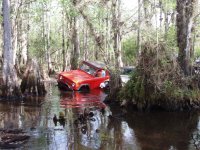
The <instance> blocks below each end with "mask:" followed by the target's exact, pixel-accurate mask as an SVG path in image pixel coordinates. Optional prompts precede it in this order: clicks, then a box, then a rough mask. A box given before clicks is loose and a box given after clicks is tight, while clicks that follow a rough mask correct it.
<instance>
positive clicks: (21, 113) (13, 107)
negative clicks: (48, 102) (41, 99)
mask: <svg viewBox="0 0 200 150" xmlns="http://www.w3.org/2000/svg"><path fill="white" fill-rule="evenodd" d="M0 112H1V113H2V114H3V116H2V119H1V124H0V128H26V127H29V126H30V125H35V126H36V124H37V123H38V118H39V116H40V108H39V107H33V106H32V107H28V106H26V104H22V105H21V104H12V103H6V104H0Z"/></svg>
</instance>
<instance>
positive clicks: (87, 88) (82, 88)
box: [79, 85, 90, 92]
mask: <svg viewBox="0 0 200 150" xmlns="http://www.w3.org/2000/svg"><path fill="white" fill-rule="evenodd" d="M89 90H90V88H89V86H88V85H83V86H82V87H81V88H80V89H79V91H84V92H88V91H89Z"/></svg>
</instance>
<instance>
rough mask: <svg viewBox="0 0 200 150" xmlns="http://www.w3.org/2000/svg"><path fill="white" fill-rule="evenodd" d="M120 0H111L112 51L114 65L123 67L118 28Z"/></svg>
mask: <svg viewBox="0 0 200 150" xmlns="http://www.w3.org/2000/svg"><path fill="white" fill-rule="evenodd" d="M120 5H121V0H113V1H112V9H113V10H112V11H113V14H112V16H113V19H112V27H113V34H114V37H113V38H114V45H113V49H114V53H115V67H116V68H119V67H123V62H122V52H121V36H122V35H121V30H120V20H121V12H120Z"/></svg>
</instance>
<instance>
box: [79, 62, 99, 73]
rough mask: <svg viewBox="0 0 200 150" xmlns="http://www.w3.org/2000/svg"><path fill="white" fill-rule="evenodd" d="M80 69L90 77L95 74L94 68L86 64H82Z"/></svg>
mask: <svg viewBox="0 0 200 150" xmlns="http://www.w3.org/2000/svg"><path fill="white" fill-rule="evenodd" d="M80 69H81V70H83V71H85V72H87V73H89V74H91V75H94V74H95V72H96V70H95V69H94V68H92V67H90V66H88V65H86V64H82V65H81V66H80Z"/></svg>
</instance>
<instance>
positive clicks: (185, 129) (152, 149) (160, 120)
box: [126, 112, 200, 150]
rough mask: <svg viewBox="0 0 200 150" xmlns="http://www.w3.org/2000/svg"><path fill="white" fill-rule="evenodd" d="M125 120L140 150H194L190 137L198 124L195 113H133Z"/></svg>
mask: <svg viewBox="0 0 200 150" xmlns="http://www.w3.org/2000/svg"><path fill="white" fill-rule="evenodd" d="M126 120H127V123H128V125H129V126H130V128H132V129H134V132H135V136H136V138H137V140H138V142H139V145H140V147H141V149H142V150H160V149H162V150H190V149H191V150H192V149H196V148H195V146H194V145H191V137H192V135H193V132H194V130H196V126H197V123H198V115H197V113H184V112H180V113H178V112H171V113H170V112H154V113H137V112H134V113H133V114H132V115H129V116H127V119H126ZM199 148H200V147H199Z"/></svg>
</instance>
